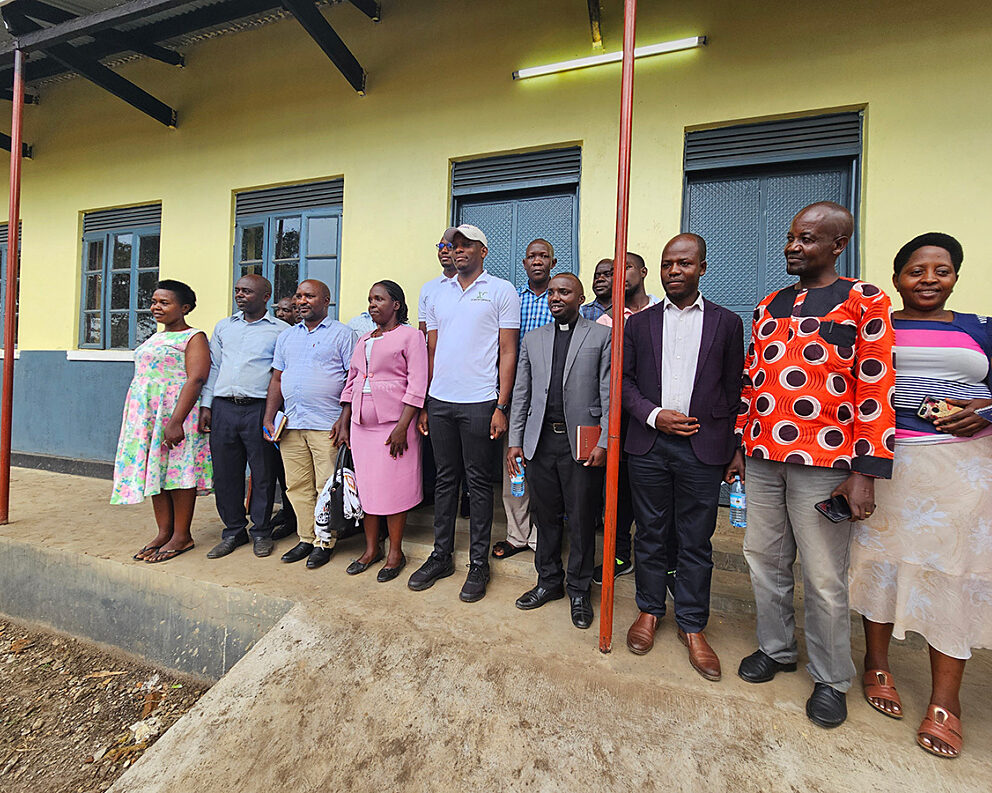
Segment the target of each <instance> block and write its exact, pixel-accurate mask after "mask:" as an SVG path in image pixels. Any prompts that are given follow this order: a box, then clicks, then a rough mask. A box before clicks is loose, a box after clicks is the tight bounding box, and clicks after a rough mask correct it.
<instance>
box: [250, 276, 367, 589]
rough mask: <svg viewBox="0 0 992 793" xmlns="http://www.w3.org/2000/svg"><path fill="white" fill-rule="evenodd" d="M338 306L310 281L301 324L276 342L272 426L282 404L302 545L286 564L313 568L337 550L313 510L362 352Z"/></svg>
mask: <svg viewBox="0 0 992 793" xmlns="http://www.w3.org/2000/svg"><path fill="white" fill-rule="evenodd" d="M330 303H331V292H330V290H329V289H328V288H327V284H325V283H323V282H322V281H314V280H307V281H303V282H302V283H301V284H300V285H299V286H298V287H296V307H297V310H298V311H299V313H300V320H301V321H300V323H299V324H297V325H293V327H291V328H290V329H289V330H287V331H286V332H285V333H283V334H282V335H281V336H280V337H279V340H278V341H277V342H276V349H275V355H274V356H273V359H272V380H271V381H270V382H269V391H268V396H267V402H266V406H265V428H266V430H268V433H269V434H270V435H271V434H273V433H274V432H275V427H274V426H273V421H274V419H275V415H276V411H277V410H278V409H279V406H280V405H283V406H284V407H283V410H284V411H285V413H286V419H287V421H286V428H285V429H284V430H283V431H282V435H281V436H280V439H279V450H280V451H281V452H282V462H283V465H284V466H285V468H286V486H287V491H286V492H287V494H288V495H289V500H290V501H292V502H293V508H294V509H295V510H296V519H297V523H296V532H297V534H298V535H299V537H300V542H299V544H298V545H297V546H296V547H295V548H292V549H291V550H289V551H287V552H286V553H285V554H283V556H282V560H283V561H284V562H298V561H300V560H301V559H304V558H306V560H307V567H308V568H310V569H313V568H316V567H320V566H322V565H325V564H327V562H328V560H329V559H330V558H331V554H332V553H333V551H334V543H333V542H320V541H318V540H317V538H316V535H315V534H314V525H313V523H314V522H313V511H314V507H315V506H316V505H317V496H318V494H319V493H320V491H321V489H322V488H323V487H324V483H325V482H326V481H327V480H328V479H329V478H330V476H331V474H332V473H333V471H334V455H335V450H334V445H333V444H332V443H331V437H330V433H331V428H332V427H333V426H334V422H336V421H337V420H338V418H339V417H340V416H341V403H340V401H339V397H340V396H341V391H342V390H343V389H344V383H345V379H346V377H347V375H348V366H349V364H350V363H351V352H352V349H353V348H354V346H355V334H354V332H353V331H352V330H351V329H350V328H349V327H347V326H346V325H344V324H342V323H340V322H338V321H337V320H334V319H329V318H328V316H327V309H328V307H329V306H330Z"/></svg>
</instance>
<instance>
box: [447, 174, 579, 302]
mask: <svg viewBox="0 0 992 793" xmlns="http://www.w3.org/2000/svg"><path fill="white" fill-rule="evenodd" d="M578 203H579V202H578V197H577V195H576V193H575V191H574V190H569V191H567V192H554V193H550V194H549V193H543V194H540V193H538V194H534V193H530V194H528V193H527V192H520V193H517V194H505V193H504V194H500V195H499V196H494V195H492V194H488V195H487V194H482V195H478V196H466V197H464V198H459V199H458V201H457V203H456V207H455V209H456V214H455V217H456V219H457V221H458V223H471V224H472V225H473V226H478V227H479V228H480V229H482V230H483V232H485V234H486V239H488V240H489V254H488V255H487V256H486V269H487V270H488V271H489V272H490V273H492V274H493V275H496V276H498V277H500V278H505V279H506V280H507V281H511V282H512V283H513V285H514V286H523V285H524V284H526V283H527V274H526V273H525V272H524V267H523V258H524V252H525V250H526V248H527V245H528V244H530V242H531V241H533V240H534V239H537V238H538V237H540V238H543V239H546V240H547V241H548V242H550V243H551V244H552V245H553V246H554V249H555V257H556V258H557V259H558V266H557V267H556V268H555V270H554V272H555V273H565V272H570V273H578V271H579V260H578V235H579V211H578V210H579V207H578Z"/></svg>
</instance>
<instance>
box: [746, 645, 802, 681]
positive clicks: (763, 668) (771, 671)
mask: <svg viewBox="0 0 992 793" xmlns="http://www.w3.org/2000/svg"><path fill="white" fill-rule="evenodd" d="M795 671H796V662H795V661H793V662H792V663H789V664H782V663H779V662H778V661H776V660H775V659H774V658H772V657H770V656H768V655H765V654H764V653H763V652H761V650H756V651H755V652H753V653H751V654H750V655H749V656H748V657H747V658H745V659H743V660H742V661H741V665H740V666H739V667H737V675H738V676H739V677H741V678H742V679H744V680H746V681H747V682H748V683H767V682H768V681H769V680H771V679H772V678H773V677H775V675H777V674H778V673H779V672H795Z"/></svg>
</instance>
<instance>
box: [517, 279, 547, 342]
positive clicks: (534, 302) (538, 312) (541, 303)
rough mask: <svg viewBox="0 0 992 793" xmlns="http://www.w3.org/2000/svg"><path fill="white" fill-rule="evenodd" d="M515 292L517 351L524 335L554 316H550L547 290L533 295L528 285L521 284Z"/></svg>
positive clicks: (545, 323)
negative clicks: (517, 310)
mask: <svg viewBox="0 0 992 793" xmlns="http://www.w3.org/2000/svg"><path fill="white" fill-rule="evenodd" d="M517 294H518V295H520V338H519V340H518V342H517V351H518V352H519V351H520V345H521V344H523V343H524V335H525V334H527V333H529V332H530V331H532V330H534V328H539V327H541V325H547V324H548V323H549V322H551V320H552V319H554V317H552V316H551V309H550V308H548V292H547V290H545V291H544V294H541V295H535V294H534V293H533V292H532V291H531V288H530V287H529V286H521V287H519V288H518V289H517Z"/></svg>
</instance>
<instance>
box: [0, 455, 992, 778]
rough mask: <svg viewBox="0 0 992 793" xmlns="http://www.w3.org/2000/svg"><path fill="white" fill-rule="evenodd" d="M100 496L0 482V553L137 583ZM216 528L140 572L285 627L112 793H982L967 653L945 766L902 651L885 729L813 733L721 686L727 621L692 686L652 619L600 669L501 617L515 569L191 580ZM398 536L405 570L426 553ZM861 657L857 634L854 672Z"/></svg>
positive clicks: (558, 617)
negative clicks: (929, 750)
mask: <svg viewBox="0 0 992 793" xmlns="http://www.w3.org/2000/svg"><path fill="white" fill-rule="evenodd" d="M109 490H110V488H109V483H108V482H106V481H102V480H97V479H86V478H82V477H72V476H66V475H60V474H53V473H48V472H42V471H35V470H26V469H14V472H13V484H12V499H11V501H12V505H11V523H10V524H9V525H7V526H3V527H0V536H4V537H8V538H10V539H12V540H15V541H17V542H23V543H32V544H40V545H44V546H46V547H48V548H57V549H62V550H64V551H66V552H70V553H78V554H88V555H91V556H96V557H100V558H103V559H107V560H110V561H111V562H113V563H119V564H122V565H135V564H141V563H139V562H134V561H132V560H131V554H132V553H134V552H135V551H136V550H137V549H138V548H140V547H141V545H142V544H143V543H144V542H145V541H146V540H147V539H148V538H149V537H150V536H151V534H152V533H153V531H152V529H151V526H152V516H151V506H150V504H145V505H141V506H137V507H110V506H109V504H108V503H107V500H108V498H109ZM220 528H221V526H220V522H219V520H218V518H217V516H216V513H215V511H214V509H213V503H212V500H211V499H210V498H201V499H199V500H198V504H197V514H196V518H195V522H194V537H195V539H196V541H197V549H196V550H195V551H193V552H190V553H188V554H186V555H183V556H181V557H179V558H177V559H175V560H173V561H172V562H169V563H165V564H161V565H153V566H146V567H148V568H150V569H154V570H155V571H156V573H159V574H161V575H165V576H181V577H186V578H191V579H198V580H202V581H209V582H213V583H216V584H220V585H222V586H230V587H238V588H242V589H247V590H252V591H256V592H261V593H264V594H269V595H274V596H280V597H285V598H288V599H290V600H293V601H295V602H296V603H297V604H298V605H297V606H296V607H295V608H294V609H293V610H292V611H291V612H290V613H289V614H288V615H287V616H286V617H285V618H284V619H283V621H282V622H281V623H279V624H278V625H277V626H276V628H274V629H273V630H272V631H270V633H269V634H268V635H267V636H266V637H264V638H263V639H262V640H261V641H260V642H259V643H258V644H257V645H256V646H255V648H254V649H253V650H252V651H251V652H250V653H249V654H248V655H247V656H245V658H243V659H242V660H241V661H240V662H239V663H238V664H237V665H236V666H235V667H234V668H233V669H232V670H231V672H229V673H228V674H227V675H226V676H225V677H224V678H223V679H221V681H220V682H218V683H217V684H216V685H215V686H214V688H213V689H212V690H211V691H210V692H209V693H208V694H207V695H206V696H205V697H204V698H203V699H202V700H201V701H200V703H199V704H198V705H197V707H196V709H195V710H194V711H192V712H191V713H190V714H188V715H187V716H186V717H185V718H184V719H183V720H181V721H180V722H179V723H177V725H176V726H175V727H174V728H173V729H172V730H170V732H169V733H167V734H166V736H164V737H163V738H162V739H161V740H160V741H159V742H158V743H157V744H156V745H155V746H154V747H153V749H152V750H150V751H149V752H148V753H147V755H146V756H145V757H144V758H143V759H142V760H141V761H140V762H139V763H138V764H137V765H135V766H134V768H133V769H131V770H130V771H129V772H128V773H127V774H126V775H125V776H124V777H122V778H121V779H120V780H119V781H118V783H117V784H116V785H115V787H114V788H113V789H114V790H116V791H142V793H149V792H151V791H159V790H161V791H165V790H170V791H175V790H180V791H184V790H197V791H199V793H212V792H213V791H225V792H226V791H228V790H237V791H239V792H240V791H266V792H267V793H268V792H270V791H282V790H292V791H310V790H312V791H318V790H320V791H325V790H328V791H329V790H344V789H348V790H377V791H383V790H470V791H473V790H523V789H528V790H537V791H545V790H547V791H556V790H570V791H574V790H584V789H593V788H596V789H608V790H639V791H648V790H665V791H679V790H684V791H696V790H706V791H722V790H735V791H736V790H742V791H900V790H928V791H955V792H957V791H988V790H990V789H992V674H990V673H992V653H990V652H988V651H982V652H979V653H976V655H975V658H974V659H972V661H971V662H970V663H969V666H968V669H967V671H966V675H965V683H964V689H963V691H962V700H963V701H964V703H965V713H964V726H965V740H966V744H965V752H964V754H963V755H962V757H961V758H960V759H957V760H954V761H946V760H940V759H938V758H934V757H931V756H930V755H928V754H926V753H924V752H923V751H921V750H920V749H919V748H917V747H916V745H915V742H914V735H915V729H916V726H917V724H918V723H919V720H920V718H921V717H922V715H923V712H924V709H925V705H926V701H927V698H928V695H929V675H928V671H927V661H926V653H925V651H923V650H922V649H920V648H919V646H918V645H917V644H914V645H913V646H909V645H904V644H898V643H894V646H893V651H892V661H893V672H894V675H895V678H896V681H897V684H898V686H899V689H900V692H901V694H902V699H903V704H904V707H905V710H906V713H907V716H906V719H905V720H903V721H894V720H892V719H888V718H885V717H884V716H881V715H880V714H877V713H876V712H875V711H873V710H872V709H871V708H870V707H869V706H868V705H867V703H865V702H864V700H863V698H862V697H861V694H860V685H859V684H857V683H855V685H854V687H853V688H852V690H851V693H850V695H849V697H848V706H849V708H850V717H849V719H848V721H847V723H845V724H844V725H843V726H842V727H840V728H838V729H836V730H831V731H826V730H822V729H819V728H817V727H816V726H814V725H813V724H811V723H810V722H809V721H808V720H807V718H806V716H805V713H804V710H803V705H804V702H805V699H806V697H807V696H808V694H809V691H810V688H811V682H810V680H809V678H808V676H807V675H806V673H805V672H804V671H802V670H800V671H799V672H798V673H796V674H790V675H780V676H779V677H778V678H776V680H775V681H774V682H772V683H768V684H764V685H757V686H756V685H749V684H747V683H744V682H743V681H741V680H740V679H739V678H738V677H737V676H736V674H735V671H736V667H737V663H738V661H739V660H740V658H741V657H743V656H744V655H746V654H748V653H750V652H751V651H752V650H753V645H754V639H753V630H754V627H753V623H752V622H751V621H749V620H748V619H747V618H743V617H736V616H733V617H731V616H721V615H720V614H714V615H713V618H712V620H711V624H710V627H709V629H708V631H707V634H708V636H709V638H710V641H711V643H712V644H713V646H714V648H715V649H716V650H717V652H718V653H719V654H720V657H721V661H722V663H723V670H724V677H723V680H722V681H720V682H719V683H710V682H707V681H705V680H703V679H702V678H701V677H700V676H699V675H697V674H696V673H695V672H694V671H693V670H692V669H691V668H690V667H689V665H688V662H687V660H686V656H685V650H684V648H683V647H682V646H681V645H680V644H679V642H678V640H677V639H676V636H675V628H674V624H673V622H672V621H671V619H670V618H666V620H665V622H664V623H663V627H662V629H661V630H660V631H659V634H658V638H657V643H656V646H655V649H654V650H653V651H652V652H651V653H650V654H649V655H647V656H643V657H638V656H634V655H633V654H631V653H629V652H628V651H627V649H626V647H625V646H624V635H625V632H626V628H627V626H628V625H629V624H630V621H631V620H632V619H633V617H634V616H635V615H636V607H635V606H634V603H633V601H632V600H631V599H630V598H629V597H628V596H626V595H624V596H621V597H619V598H618V600H617V603H616V617H615V641H614V651H613V653H611V654H609V655H604V654H601V653H600V652H599V650H598V643H597V633H596V630H595V628H594V629H592V630H590V631H584V632H580V631H578V630H576V629H575V628H573V627H572V625H571V623H570V621H569V617H568V605H567V601H558V602H556V603H553V604H550V605H549V606H546V607H545V608H542V609H540V610H538V611H534V612H526V613H524V612H520V611H518V610H517V609H515V608H514V606H513V600H514V599H515V598H516V597H517V596H518V595H519V594H520V593H521V592H523V591H524V590H525V589H527V588H529V587H530V586H531V585H532V581H531V579H530V577H521V576H522V575H524V576H525V575H526V574H527V569H526V565H524V564H516V565H513V566H510V567H501V563H499V562H494V564H493V570H494V578H493V582H492V584H491V586H490V589H489V593H488V595H487V597H486V598H485V599H484V600H483V601H481V602H479V603H475V604H465V603H461V602H460V601H459V600H458V598H457V593H458V589H459V588H460V585H461V581H462V577H463V575H462V573H463V569H459V570H458V571H457V572H456V575H455V576H454V577H452V578H449V579H445V580H443V581H441V582H439V583H438V584H437V585H436V586H435V587H434V588H432V589H430V590H428V591H426V592H422V593H414V592H411V591H409V590H408V589H407V588H406V586H405V580H406V576H402V577H401V578H400V579H397V580H396V581H395V582H392V583H390V584H385V585H383V584H378V583H377V582H376V581H375V577H374V574H372V573H371V572H370V573H366V574H365V575H362V576H358V577H349V576H346V575H345V573H344V568H345V567H346V566H347V564H348V562H349V561H350V560H351V559H353V558H354V557H355V556H357V555H358V554H359V553H360V550H359V547H360V540H357V539H356V540H349V541H345V542H344V543H342V544H341V545H340V547H339V551H338V552H337V553H336V555H335V557H334V558H333V559H332V560H331V562H330V563H329V564H328V565H327V566H326V567H324V568H322V569H320V570H316V571H308V570H306V569H305V568H304V566H303V564H302V563H300V564H296V565H292V566H288V565H284V564H282V563H280V561H279V558H278V553H279V552H281V551H284V550H286V549H288V548H289V547H291V545H292V544H293V542H294V540H292V539H286V540H283V541H281V543H279V548H278V550H277V554H276V555H274V556H272V557H270V558H268V559H256V558H254V557H253V556H252V554H251V551H250V548H249V547H245V548H242V549H239V550H238V551H236V552H235V553H234V554H232V555H231V556H229V557H226V558H224V559H221V560H216V561H211V560H208V559H206V558H205V554H206V551H207V550H208V549H209V548H210V547H211V546H212V545H213V544H214V543H215V542H216V541H217V540H218V539H219V536H220ZM418 531H420V533H422V530H418ZM418 531H414V532H413V534H414V535H417V536H413V537H411V540H413V541H412V542H411V543H410V544H409V547H408V549H407V552H408V556H409V557H410V560H411V563H412V564H411V568H410V569H411V570H412V569H413V565H414V564H416V562H417V561H419V559H420V558H422V554H423V551H424V550H425V549H426V548H427V545H426V542H418V540H422V539H424V538H423V537H421V536H419V534H418ZM459 539H460V542H462V543H464V539H465V538H464V537H461V536H460V538H459ZM525 556H526V555H525V554H521V555H520V556H518V557H516V559H515V560H513V561H520V560H521V557H525ZM504 564H505V563H504ZM508 570H509V571H510V573H511V574H507V571H508ZM40 585H42V584H40ZM595 589H596V591H595V594H596V596H597V597H598V587H597V588H595ZM595 607H596V612H597V617H598V613H599V607H598V602H596V603H595ZM862 652H863V645H862V643H861V640H860V638H859V637H858V636H857V632H856V633H855V656H856V661H860V654H861V653H862ZM858 666H859V667H860V663H859V664H858Z"/></svg>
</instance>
